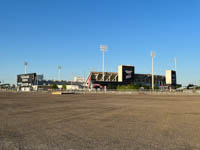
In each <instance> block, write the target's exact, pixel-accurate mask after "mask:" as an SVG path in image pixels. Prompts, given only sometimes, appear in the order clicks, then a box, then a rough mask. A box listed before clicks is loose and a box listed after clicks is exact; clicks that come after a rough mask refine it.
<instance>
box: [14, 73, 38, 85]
mask: <svg viewBox="0 0 200 150" xmlns="http://www.w3.org/2000/svg"><path fill="white" fill-rule="evenodd" d="M36 77H37V75H36V73H30V74H20V75H17V83H28V84H32V85H33V84H35V83H36Z"/></svg>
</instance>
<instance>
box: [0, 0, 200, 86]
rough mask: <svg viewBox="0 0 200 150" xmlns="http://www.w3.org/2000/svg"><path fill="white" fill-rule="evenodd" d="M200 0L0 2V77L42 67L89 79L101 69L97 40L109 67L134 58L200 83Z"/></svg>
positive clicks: (140, 65)
mask: <svg viewBox="0 0 200 150" xmlns="http://www.w3.org/2000/svg"><path fill="white" fill-rule="evenodd" d="M199 7H200V1H198V0H192V1H187V0H176V1H173V0H169V1H162V2H161V1H159V0H155V1H148V0H140V1H138V0H134V1H131V0H126V1H122V0H119V1H117V2H116V1H114V0H110V1H106V0H102V1H97V0H93V1H92V0H85V1H84V2H83V1H81V0H76V1H74V0H67V1H64V0H60V1H57V2H54V1H47V0H44V1H39V0H35V1H26V0H19V1H14V0H9V1H2V2H0V19H1V24H0V32H1V35H0V52H1V59H0V68H1V71H0V81H4V83H10V84H16V77H17V74H23V73H24V62H28V66H27V73H30V72H36V73H37V74H43V75H44V77H45V79H56V80H57V79H58V66H61V67H62V69H61V74H62V75H61V77H62V80H72V79H73V77H74V76H82V77H84V74H85V75H86V76H85V77H86V78H87V75H88V74H89V72H90V71H91V70H93V71H102V52H101V51H100V45H101V44H105V45H107V46H108V51H107V52H105V72H117V66H118V65H120V64H123V65H133V66H135V72H136V73H138V74H151V59H152V58H151V55H150V54H151V51H154V52H155V54H156V57H155V59H154V62H155V63H154V65H155V70H154V72H155V74H156V75H165V70H168V69H170V70H174V59H175V58H177V81H178V84H182V85H188V84H195V85H200V78H199V74H200V70H199V69H197V68H198V67H199V65H200V61H199V60H198V58H199V54H200V53H199V49H200V45H199V42H198V38H199V37H198V36H199V34H200V29H199V26H200V20H199V17H200V10H199Z"/></svg>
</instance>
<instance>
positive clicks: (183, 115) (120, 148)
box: [0, 92, 200, 150]
mask: <svg viewBox="0 0 200 150" xmlns="http://www.w3.org/2000/svg"><path fill="white" fill-rule="evenodd" d="M10 149H11V150H18V149H19V150H200V97H198V96H163V95H162V96H158V95H157V96H156V95H154V96H151V95H111V94H110V95H109V94H108V95H107V94H71V95H70V94H68V95H51V94H48V93H2V92H1V93H0V150H10Z"/></svg>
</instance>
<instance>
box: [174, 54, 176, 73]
mask: <svg viewBox="0 0 200 150" xmlns="http://www.w3.org/2000/svg"><path fill="white" fill-rule="evenodd" d="M174 70H175V71H176V57H175V58H174Z"/></svg>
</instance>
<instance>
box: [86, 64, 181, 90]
mask: <svg viewBox="0 0 200 150" xmlns="http://www.w3.org/2000/svg"><path fill="white" fill-rule="evenodd" d="M87 83H88V86H89V87H90V88H102V87H108V88H110V89H116V88H117V86H121V85H138V86H139V87H147V88H151V86H152V74H138V73H135V67H134V66H126V65H120V66H118V72H104V73H103V72H90V74H89V76H88V78H87ZM154 85H155V87H158V88H164V87H165V88H176V86H177V83H176V71H173V70H166V75H165V76H163V75H154Z"/></svg>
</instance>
